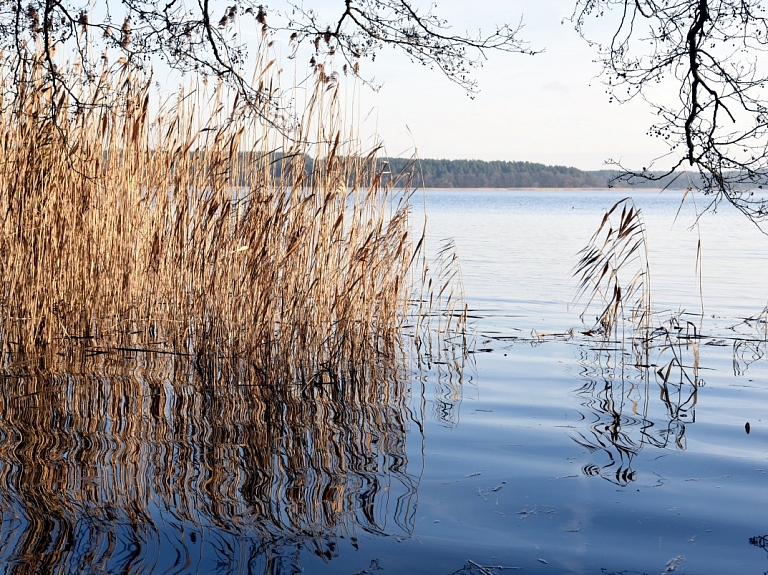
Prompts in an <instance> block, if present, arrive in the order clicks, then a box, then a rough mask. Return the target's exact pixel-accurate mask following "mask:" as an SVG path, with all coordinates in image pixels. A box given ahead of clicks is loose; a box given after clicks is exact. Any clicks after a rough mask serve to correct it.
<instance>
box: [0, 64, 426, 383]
mask: <svg viewBox="0 0 768 575" xmlns="http://www.w3.org/2000/svg"><path fill="white" fill-rule="evenodd" d="M3 62H4V63H3V64H2V65H1V66H0V70H1V71H2V78H0V82H2V83H3V85H2V87H1V88H2V91H3V93H5V94H9V93H13V94H15V95H14V96H13V97H11V98H8V99H6V101H4V102H3V107H2V111H1V112H0V121H1V122H2V128H0V191H1V192H2V193H1V194H0V217H1V218H2V219H1V220H0V226H1V227H0V254H2V255H1V256H0V314H2V317H1V321H0V348H1V349H2V353H3V363H4V364H6V365H7V364H9V363H12V362H17V361H20V359H23V358H30V357H36V358H37V357H45V358H48V360H51V358H55V357H57V354H58V355H59V356H65V357H71V356H72V355H73V354H76V353H78V350H82V349H88V350H89V351H90V352H94V351H99V350H107V349H113V350H114V349H119V348H123V349H146V350H152V351H156V352H171V353H174V354H188V355H190V356H192V357H194V358H197V359H198V360H200V361H203V360H204V361H209V360H215V361H216V362H218V363H222V362H223V364H226V365H232V364H233V363H235V364H238V365H240V364H243V365H248V366H250V368H252V369H255V370H257V371H258V372H261V373H264V374H266V373H268V372H273V371H274V370H278V371H280V372H281V373H283V374H284V375H286V376H289V377H292V378H299V379H305V378H310V377H316V376H318V374H320V376H321V377H324V376H323V374H326V375H327V376H328V377H334V376H335V375H334V374H338V373H339V372H340V371H343V370H346V369H348V368H349V367H350V366H352V365H359V364H360V363H361V362H362V363H365V362H367V361H376V360H377V359H379V358H382V357H392V356H393V355H395V354H396V353H397V351H398V347H399V345H400V334H401V328H402V326H403V322H404V319H405V317H406V315H407V313H408V305H409V296H410V295H411V293H412V288H413V284H414V281H413V280H412V275H413V277H415V278H416V283H418V278H419V276H420V274H418V273H416V274H412V271H413V270H412V269H411V268H412V264H413V262H414V261H415V260H416V258H414V253H415V251H417V250H419V249H420V247H419V246H421V243H420V242H419V241H417V242H414V241H413V238H412V233H411V227H410V224H409V222H408V191H407V189H406V190H405V191H403V190H395V189H394V188H393V185H392V184H391V183H387V184H382V182H381V177H380V174H379V173H377V170H376V158H375V155H376V154H375V150H374V151H372V152H370V153H368V154H360V153H359V152H358V150H357V149H355V146H354V145H353V144H349V143H348V142H350V141H354V139H353V138H350V137H349V136H348V135H347V134H346V133H345V132H344V130H345V129H347V128H344V126H343V123H344V122H343V121H342V119H340V118H341V116H340V104H339V102H338V98H337V96H336V92H337V89H338V87H337V86H334V84H333V83H332V82H329V78H328V77H327V76H325V74H323V73H322V70H321V71H320V72H319V74H318V76H317V88H316V90H315V91H314V94H313V95H311V97H310V99H309V101H308V103H307V107H306V109H305V110H304V111H303V113H302V117H301V126H302V127H301V128H300V131H298V132H293V133H291V134H289V133H288V132H287V131H286V130H278V129H276V128H275V127H274V125H273V124H272V123H271V122H268V121H265V120H264V117H265V115H266V114H265V109H266V107H268V106H273V105H274V103H275V102H274V101H271V100H269V99H265V101H264V102H263V103H262V106H264V108H262V109H258V108H254V106H253V103H250V104H246V103H244V102H242V101H240V100H238V99H237V98H233V97H232V96H231V94H228V93H227V92H226V90H224V89H222V88H221V87H218V88H215V89H213V88H212V89H211V92H212V95H211V96H210V97H207V96H204V95H203V94H204V93H205V89H204V88H203V86H199V87H198V88H197V89H195V90H190V91H189V92H188V93H179V94H178V97H177V98H176V100H175V101H174V102H173V103H172V104H171V105H166V106H164V107H161V109H160V111H159V112H157V113H152V112H151V111H150V108H151V106H150V93H149V90H148V89H147V87H146V82H143V81H142V78H141V77H139V76H137V75H136V74H135V72H133V71H132V70H131V69H130V67H129V66H127V65H120V66H118V67H113V68H105V71H104V73H103V74H102V76H101V77H100V78H99V79H97V80H94V81H93V82H91V83H86V84H85V85H84V87H83V89H82V93H79V94H69V93H63V92H60V91H58V92H57V91H55V90H54V89H52V88H51V86H50V85H49V84H46V83H45V82H44V77H43V76H42V73H41V69H40V68H38V67H34V66H33V67H31V68H29V69H26V70H24V72H23V78H22V81H21V82H19V81H18V80H15V81H14V79H13V77H12V67H13V62H12V60H10V59H5V60H4V61H3ZM270 67H271V65H270V63H269V62H263V63H262V68H261V69H262V70H263V71H262V72H260V73H261V74H262V76H263V80H264V83H265V85H266V83H267V81H268V80H269V74H271V71H270ZM272 68H274V67H272ZM72 73H77V71H76V69H75V70H74V71H73V72H72ZM76 100H79V101H80V102H81V103H85V104H86V105H84V106H78V105H77V101H76ZM310 141H312V142H314V143H312V144H310V143H308V142H310ZM277 150H279V151H280V152H281V153H280V154H275V151H277ZM308 156H311V157H314V158H319V159H320V161H316V162H315V163H314V168H313V169H312V170H310V171H308V170H307V169H306V167H305V161H306V158H307V157H308ZM395 192H397V194H399V195H397V197H395ZM397 198H399V200H397ZM396 200H397V201H396ZM414 245H417V247H416V248H414Z"/></svg>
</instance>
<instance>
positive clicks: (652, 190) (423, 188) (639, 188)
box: [416, 186, 683, 192]
mask: <svg viewBox="0 0 768 575" xmlns="http://www.w3.org/2000/svg"><path fill="white" fill-rule="evenodd" d="M416 189H418V190H425V191H443V192H451V191H454V190H455V191H457V192H459V191H461V192H464V191H467V190H477V191H478V192H493V191H498V192H579V191H583V192H621V191H635V192H637V191H643V192H661V191H662V190H663V188H641V187H618V186H616V187H613V188H607V187H603V188H600V187H589V188H475V187H467V188H457V187H453V188H440V187H437V188H435V187H424V186H419V187H418V188H416ZM667 190H669V191H671V190H679V191H683V188H667Z"/></svg>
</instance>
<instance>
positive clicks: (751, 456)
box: [0, 191, 768, 575]
mask: <svg viewBox="0 0 768 575" xmlns="http://www.w3.org/2000/svg"><path fill="white" fill-rule="evenodd" d="M624 195H625V193H624V192H596V193H592V194H590V193H585V192H536V193H528V192H517V191H515V192H496V191H494V192H471V193H467V192H455V191H449V192H434V191H430V192H427V201H428V205H429V239H430V241H431V242H432V243H433V244H434V245H439V243H440V242H439V241H440V240H441V239H442V238H448V237H451V238H454V240H455V243H456V246H457V250H458V253H459V256H460V258H461V262H462V273H463V278H464V287H465V293H466V299H467V303H468V305H469V307H470V309H471V310H473V315H475V316H478V317H477V319H475V320H474V322H473V328H474V330H475V336H476V344H477V349H478V350H479V349H482V350H486V351H483V352H481V353H474V354H471V355H470V357H469V359H468V363H467V366H466V368H465V370H464V373H463V375H462V376H461V377H459V374H457V373H456V371H455V370H452V369H451V367H450V365H447V364H435V365H433V367H432V369H430V370H428V371H426V372H424V373H422V374H419V375H417V376H416V377H414V378H413V380H412V381H406V382H401V383H396V382H392V381H389V380H386V379H377V378H376V377H370V378H368V379H366V378H365V377H362V378H361V380H360V381H359V382H357V383H355V384H352V383H350V382H340V383H338V384H329V385H325V384H321V385H308V386H304V387H295V388H294V387H291V388H274V389H273V388H268V387H259V388H256V389H254V388H248V387H244V386H241V385H239V383H242V382H239V381H237V380H231V381H227V382H224V384H223V385H222V382H217V384H216V385H215V386H212V385H210V383H208V382H206V381H203V380H201V379H200V378H199V377H198V376H197V375H195V374H194V372H193V373H189V374H185V373H184V372H183V371H178V370H179V366H176V365H173V362H170V363H163V362H162V361H159V360H158V361H157V362H156V363H155V364H151V363H149V362H147V363H146V364H144V363H142V364H140V365H139V366H138V367H137V366H133V371H132V372H130V375H128V374H127V373H128V372H124V371H122V370H120V369H117V368H116V367H115V366H114V365H112V364H110V366H109V369H107V365H106V364H105V365H104V366H103V367H104V371H107V372H109V373H118V374H119V375H116V376H115V375H112V376H106V375H105V376H103V377H91V376H83V375H71V376H61V377H53V378H43V377H40V376H33V377H24V378H9V379H5V380H3V385H4V394H3V398H2V401H0V408H1V409H2V411H1V412H0V487H1V488H0V515H1V517H0V519H1V520H2V523H1V524H0V571H7V572H18V573H34V572H46V571H53V570H54V567H55V566H58V567H60V568H61V569H62V570H63V571H72V572H79V571H88V570H91V571H102V570H106V571H111V572H118V571H124V572H136V573H149V572H171V573H176V572H178V573H198V572H199V573H203V572H220V573H229V572H248V570H249V569H250V571H251V572H255V573H294V572H300V571H302V570H303V571H304V572H306V573H349V574H352V573H361V574H362V573H365V574H374V573H444V574H450V573H462V574H467V575H469V574H472V575H478V574H483V575H487V572H491V573H494V574H495V575H498V574H499V573H503V571H500V570H498V569H493V567H498V566H504V567H520V568H522V569H523V571H522V572H524V573H553V572H558V573H599V572H601V569H604V570H605V571H604V572H605V573H619V572H624V571H630V570H631V571H634V572H646V573H660V572H662V571H664V569H665V568H666V566H667V563H668V562H669V561H670V560H673V559H675V558H678V557H684V561H683V560H681V561H682V562H681V563H680V567H679V568H678V571H680V572H689V573H725V572H734V565H736V566H738V569H736V571H739V572H763V571H765V570H766V569H768V557H766V553H765V550H764V549H763V548H761V547H760V546H759V543H760V542H761V541H763V540H762V539H760V538H759V537H760V536H761V535H765V534H768V520H766V517H768V513H766V512H767V511H768V491H766V489H765V479H766V471H768V459H767V458H768V447H766V445H768V417H767V416H765V413H764V407H765V405H766V390H767V389H768V370H767V369H766V362H765V361H764V359H761V354H764V353H765V345H764V342H760V341H758V339H759V338H758V335H759V331H760V328H761V325H760V324H752V325H747V324H742V325H740V326H739V327H738V329H736V330H729V329H727V327H728V326H729V325H731V324H735V323H737V322H738V319H737V316H740V315H752V314H755V313H757V312H758V311H760V309H761V308H762V306H763V305H764V304H765V299H766V296H767V295H768V294H766V288H765V287H764V286H765V282H764V275H765V274H764V272H763V269H764V264H765V262H764V261H762V260H761V259H758V258H763V253H764V250H761V249H759V246H761V245H763V244H764V243H765V241H766V239H765V238H764V237H763V236H761V235H759V234H758V233H756V230H753V229H751V228H750V226H749V225H748V224H746V223H745V222H744V221H743V220H741V219H739V218H738V217H731V215H730V214H728V213H725V212H726V210H723V212H724V213H721V214H718V215H716V216H706V217H705V218H704V219H703V220H702V229H703V231H702V238H703V241H704V266H703V269H704V279H703V284H704V296H705V306H706V307H705V313H706V316H707V317H706V319H705V321H704V323H703V326H702V327H703V333H705V334H707V335H711V337H708V338H706V339H705V340H701V341H699V342H698V344H699V345H698V346H697V347H696V354H697V355H696V354H694V348H693V346H692V345H690V342H683V343H682V344H681V343H680V341H679V340H677V341H673V340H670V341H669V342H667V343H665V341H664V340H663V339H661V340H659V341H658V342H657V346H656V347H655V348H653V349H651V350H650V352H649V358H650V361H651V362H653V363H655V367H653V368H642V367H635V365H634V359H633V357H632V356H631V350H628V349H627V348H621V347H617V348H615V349H613V348H610V347H609V348H608V349H606V348H605V347H601V346H600V345H599V342H597V341H592V340H589V339H587V338H579V339H575V340H568V341H562V340H560V339H551V338H550V339H548V340H546V341H543V342H537V341H532V340H531V339H530V333H531V329H536V330H538V331H541V332H549V333H552V332H560V331H564V330H566V329H567V328H571V327H575V326H578V325H579V321H578V315H579V312H580V309H579V308H578V307H575V306H571V307H570V309H569V302H570V299H571V296H572V294H573V290H574V287H575V285H574V282H573V280H571V278H570V273H571V270H572V269H573V266H574V264H575V261H576V256H575V254H576V252H578V250H579V249H581V248H582V247H583V246H584V245H585V244H586V242H587V240H588V239H589V236H590V235H591V233H592V231H593V230H594V228H595V226H596V225H597V224H598V223H599V221H600V218H601V217H602V213H603V211H604V210H605V209H606V208H607V207H609V206H610V205H611V204H612V203H613V202H615V201H616V200H618V199H621V198H622V197H624ZM635 196H636V201H637V203H638V205H639V206H640V207H641V208H642V209H643V210H644V214H645V220H646V223H647V225H648V229H649V244H650V258H649V259H650V264H651V274H652V282H653V283H652V286H653V288H652V289H653V296H654V303H655V306H656V310H657V311H663V310H664V309H672V310H679V309H681V308H686V309H689V310H693V311H699V305H700V304H699V296H698V291H697V287H696V286H697V280H696V276H695V273H694V269H695V255H696V242H697V240H698V236H697V235H696V234H695V233H692V232H689V231H688V229H687V225H688V224H689V223H690V222H691V220H692V216H691V214H690V212H689V211H687V210H688V208H687V207H684V208H683V211H682V213H681V216H680V220H679V221H678V223H677V224H676V225H675V226H674V227H672V219H673V217H674V212H675V210H676V209H677V205H678V202H679V194H671V193H670V194H665V195H664V196H661V197H659V196H658V195H657V194H656V193H654V192H641V193H638V194H635ZM418 201H419V200H418V199H417V202H416V203H418ZM417 219H418V218H416V221H417ZM712 315H715V316H717V317H716V318H714V319H713V318H711V317H710V316H712ZM737 335H739V337H742V338H743V337H749V338H751V339H752V340H753V341H741V342H738V341H737V342H736V352H735V354H734V338H735V337H736V336H737ZM622 354H626V355H622ZM673 359H675V360H676V361H677V363H674V362H672V363H671V365H672V368H671V369H670V370H669V371H668V374H666V376H665V377H664V378H662V377H660V376H659V375H658V373H657V369H658V368H660V367H661V366H665V365H670V363H669V362H671V361H672V360H673ZM117 363H118V364H119V363H120V362H119V361H118V362H117ZM694 365H695V366H696V367H697V371H696V373H695V374H694V373H693V371H694V370H693V366H694ZM665 379H666V381H665ZM692 382H694V383H692ZM747 421H749V422H750V423H751V431H750V433H749V434H747V433H746V432H745V423H746V422H747ZM750 538H751V539H752V541H753V544H750ZM478 565H480V566H484V567H477V566H478Z"/></svg>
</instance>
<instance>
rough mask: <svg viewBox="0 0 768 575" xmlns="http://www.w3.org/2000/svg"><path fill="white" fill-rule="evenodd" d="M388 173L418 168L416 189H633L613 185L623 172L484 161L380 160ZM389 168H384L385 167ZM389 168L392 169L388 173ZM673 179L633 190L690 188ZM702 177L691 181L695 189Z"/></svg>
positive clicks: (684, 179) (683, 177)
mask: <svg viewBox="0 0 768 575" xmlns="http://www.w3.org/2000/svg"><path fill="white" fill-rule="evenodd" d="M379 161H380V162H381V163H382V168H383V170H384V172H385V173H391V174H392V176H393V177H396V176H397V175H398V174H401V173H403V172H405V171H407V170H408V169H409V168H414V169H413V173H414V176H415V181H414V184H415V185H419V186H423V187H426V188H605V187H608V186H609V185H611V186H613V187H630V186H629V184H627V183H626V182H621V181H619V182H613V183H611V181H612V179H613V178H615V177H616V176H617V175H618V174H619V171H617V170H598V171H583V170H579V169H577V168H570V167H567V166H548V165H545V164H536V163H533V162H503V161H492V162H486V161H483V160H433V159H420V160H416V161H414V160H413V159H412V158H383V159H381V160H379ZM385 163H386V164H388V165H384V164H385ZM387 168H388V169H387ZM672 180H675V176H669V177H667V178H664V179H663V180H661V181H638V182H633V183H632V186H631V187H641V188H660V187H665V186H667V184H669V187H671V188H686V187H687V186H688V184H689V179H688V178H687V177H686V175H685V174H681V175H680V177H677V179H676V180H675V181H672ZM697 180H698V175H695V178H692V179H691V180H690V182H691V183H693V184H694V185H695V184H696V183H697Z"/></svg>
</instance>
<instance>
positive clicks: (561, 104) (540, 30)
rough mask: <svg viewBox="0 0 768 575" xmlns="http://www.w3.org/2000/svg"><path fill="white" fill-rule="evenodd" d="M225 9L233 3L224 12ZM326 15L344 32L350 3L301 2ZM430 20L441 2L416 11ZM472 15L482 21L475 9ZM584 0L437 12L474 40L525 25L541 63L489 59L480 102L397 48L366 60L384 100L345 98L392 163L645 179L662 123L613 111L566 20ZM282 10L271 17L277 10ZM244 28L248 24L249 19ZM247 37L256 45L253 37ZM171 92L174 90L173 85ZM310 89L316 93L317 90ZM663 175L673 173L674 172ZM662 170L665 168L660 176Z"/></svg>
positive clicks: (463, 5)
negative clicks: (559, 168)
mask: <svg viewBox="0 0 768 575" xmlns="http://www.w3.org/2000/svg"><path fill="white" fill-rule="evenodd" d="M216 1H217V2H218V4H220V5H221V6H222V10H223V9H224V8H223V7H224V6H225V5H226V0H216ZM292 1H293V2H294V3H299V4H301V3H302V2H303V4H304V7H305V8H307V9H309V8H311V9H313V10H315V11H316V12H317V13H318V15H319V16H320V17H319V21H321V22H328V23H332V22H335V21H336V20H338V18H339V16H340V14H341V13H342V10H343V2H344V0H292ZM287 2H288V0H273V2H272V3H270V5H268V18H267V20H268V22H270V23H271V24H272V25H273V26H274V24H275V22H276V21H278V23H279V16H277V14H276V13H277V11H280V10H283V11H284V10H285V9H286V7H287ZM412 2H413V4H414V5H416V6H419V7H421V8H422V9H426V8H427V7H428V6H429V5H430V4H431V3H432V0H412ZM468 4H470V5H471V9H468V8H467V6H468ZM574 4H575V0H478V1H475V2H471V3H468V2H467V1H466V0H437V3H436V8H435V12H436V13H437V15H439V16H440V17H443V18H445V19H446V20H448V22H449V23H451V24H452V25H453V28H452V32H453V33H455V34H462V33H464V32H466V31H468V32H469V33H470V34H474V35H476V34H477V31H478V30H482V31H483V32H485V33H491V32H492V31H493V30H494V29H495V26H496V25H497V24H500V23H510V24H517V22H518V21H520V19H521V18H522V21H523V24H524V28H523V29H522V31H521V34H520V37H521V38H522V39H525V40H528V41H529V43H530V47H531V48H532V49H535V50H543V52H542V53H539V54H537V55H535V56H531V55H524V54H506V53H501V52H497V53H493V52H489V53H488V54H487V55H488V60H487V61H486V62H485V63H484V66H483V67H482V68H481V69H478V70H475V71H474V78H475V79H476V80H477V82H478V87H479V90H480V91H479V93H478V94H476V95H475V97H474V98H470V97H469V96H468V95H467V93H466V92H465V91H464V90H463V89H462V88H461V87H459V86H458V85H456V84H454V83H452V82H450V81H449V80H448V79H447V78H446V77H445V76H444V75H443V74H442V73H441V72H440V71H439V70H429V69H427V68H424V67H423V66H421V65H419V64H416V63H412V62H410V61H409V60H408V59H407V57H406V56H405V55H403V54H402V53H401V52H399V51H397V50H395V49H393V48H391V47H385V48H384V49H383V50H382V51H381V52H380V53H379V54H377V57H376V60H375V62H371V61H370V60H362V62H361V70H360V72H361V75H362V76H363V77H364V78H366V79H368V80H373V82H374V83H376V84H380V85H381V88H380V89H379V90H378V91H374V90H372V89H371V88H369V87H366V86H364V85H362V84H361V83H360V82H359V81H355V80H353V79H351V78H350V77H346V78H345V77H342V82H341V83H340V84H341V89H342V92H343V94H345V95H346V97H347V102H348V105H349V106H350V107H351V108H352V109H354V116H355V117H356V118H357V119H358V121H357V122H356V123H357V128H358V129H359V134H360V138H361V140H362V141H363V146H364V147H369V146H373V145H374V143H376V142H381V143H382V144H383V145H384V154H386V155H388V156H392V157H402V156H405V157H410V156H412V155H414V154H415V155H417V156H418V157H420V158H443V159H480V160H506V161H528V162H540V163H544V164H555V165H565V166H573V167H577V168H580V169H583V170H599V169H604V168H607V167H611V166H609V165H608V164H607V163H606V162H607V161H608V160H618V161H621V162H622V165H624V166H625V167H627V168H634V169H640V168H642V167H644V166H649V165H651V161H652V160H653V159H655V158H658V157H660V156H662V155H664V154H665V152H667V148H666V146H665V145H663V144H662V143H661V142H660V141H659V140H657V139H655V138H651V137H649V136H647V135H646V134H647V131H648V128H649V127H650V126H651V124H652V123H653V121H654V119H655V115H654V114H653V113H652V111H651V108H650V107H649V106H648V105H647V104H646V103H644V102H642V101H632V102H629V103H626V104H616V103H609V97H608V95H607V94H606V89H605V85H604V84H603V81H602V79H601V78H600V77H599V74H600V71H601V67H600V65H599V64H597V63H595V62H594V60H595V58H596V56H597V54H596V52H595V50H594V49H593V48H591V47H590V46H589V45H588V44H587V42H586V41H585V40H584V39H582V38H581V37H579V35H578V34H577V33H576V31H575V30H574V29H573V25H572V24H571V23H570V22H568V21H567V20H566V19H567V18H568V17H570V16H571V14H572V12H573V9H574ZM270 8H271V9H272V13H271V14H270V12H269V9H270ZM240 22H245V20H244V19H242V18H241V20H240ZM594 25H595V28H594V30H595V33H596V34H599V33H600V32H602V33H603V34H605V33H606V32H609V31H610V30H611V25H610V18H601V19H599V20H596V21H595V23H594ZM239 33H240V36H241V38H243V39H244V40H246V41H251V42H254V43H256V42H257V38H259V37H260V32H259V31H258V30H257V29H256V27H253V26H245V25H243V27H242V28H241V29H240V32H239ZM287 36H288V33H284V32H280V31H276V32H275V33H274V35H273V36H271V38H272V39H273V40H274V49H275V52H276V55H277V56H278V58H279V59H280V61H281V64H280V65H281V67H282V68H283V69H284V72H283V75H282V78H283V79H282V80H281V82H282V83H283V85H285V84H286V82H287V83H288V84H290V83H291V82H294V83H299V84H301V82H302V80H303V79H306V78H307V77H310V76H311V69H310V66H309V59H310V56H311V54H312V52H311V50H310V49H309V48H310V47H309V46H305V48H304V49H303V51H301V52H299V53H298V55H297V57H296V58H295V59H293V60H288V59H287V58H286V56H287V55H288V54H289V53H291V52H292V48H290V47H289V45H288V41H287V40H288V38H287ZM164 84H166V87H168V88H171V87H172V86H171V84H173V82H168V81H166V82H164ZM308 84H309V83H305V85H308ZM662 164H663V162H662ZM656 166H657V167H660V166H659V165H658V164H657V165H656Z"/></svg>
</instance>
